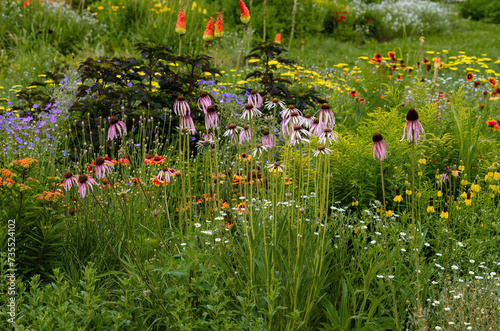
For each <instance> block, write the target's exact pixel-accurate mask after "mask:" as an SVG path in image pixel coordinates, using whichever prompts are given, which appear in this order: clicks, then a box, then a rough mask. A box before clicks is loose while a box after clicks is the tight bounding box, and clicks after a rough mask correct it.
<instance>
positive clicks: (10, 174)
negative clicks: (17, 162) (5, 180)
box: [2, 169, 12, 177]
mask: <svg viewBox="0 0 500 331" xmlns="http://www.w3.org/2000/svg"><path fill="white" fill-rule="evenodd" d="M2 176H4V177H10V176H12V171H10V170H7V169H2Z"/></svg>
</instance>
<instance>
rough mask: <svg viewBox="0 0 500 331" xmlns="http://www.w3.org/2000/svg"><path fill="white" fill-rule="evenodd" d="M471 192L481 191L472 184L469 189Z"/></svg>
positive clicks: (476, 185) (477, 186)
mask: <svg viewBox="0 0 500 331" xmlns="http://www.w3.org/2000/svg"><path fill="white" fill-rule="evenodd" d="M470 189H471V191H472V192H479V191H480V190H481V186H479V185H478V184H475V183H474V184H472V185H471V187H470Z"/></svg>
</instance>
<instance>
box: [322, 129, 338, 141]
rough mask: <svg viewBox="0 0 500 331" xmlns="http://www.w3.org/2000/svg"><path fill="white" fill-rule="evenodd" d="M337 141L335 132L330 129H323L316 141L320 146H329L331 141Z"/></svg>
mask: <svg viewBox="0 0 500 331" xmlns="http://www.w3.org/2000/svg"><path fill="white" fill-rule="evenodd" d="M337 139H338V136H337V134H336V133H335V132H333V130H332V129H330V128H328V127H327V128H324V129H323V133H322V134H321V135H320V136H319V140H318V143H320V144H324V143H326V142H328V143H329V144H331V143H332V141H335V142H336V141H337Z"/></svg>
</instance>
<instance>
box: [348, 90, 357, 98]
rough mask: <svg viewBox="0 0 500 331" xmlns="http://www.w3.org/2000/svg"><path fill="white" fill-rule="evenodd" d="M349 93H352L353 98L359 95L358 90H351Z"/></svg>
mask: <svg viewBox="0 0 500 331" xmlns="http://www.w3.org/2000/svg"><path fill="white" fill-rule="evenodd" d="M349 94H350V95H351V97H353V98H355V97H357V96H358V92H356V91H351V92H349Z"/></svg>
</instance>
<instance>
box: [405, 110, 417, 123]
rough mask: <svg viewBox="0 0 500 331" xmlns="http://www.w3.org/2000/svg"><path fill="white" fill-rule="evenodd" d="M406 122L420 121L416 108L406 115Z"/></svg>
mask: <svg viewBox="0 0 500 331" xmlns="http://www.w3.org/2000/svg"><path fill="white" fill-rule="evenodd" d="M406 120H407V121H418V113H417V111H416V110H415V108H412V109H410V110H408V113H406Z"/></svg>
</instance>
